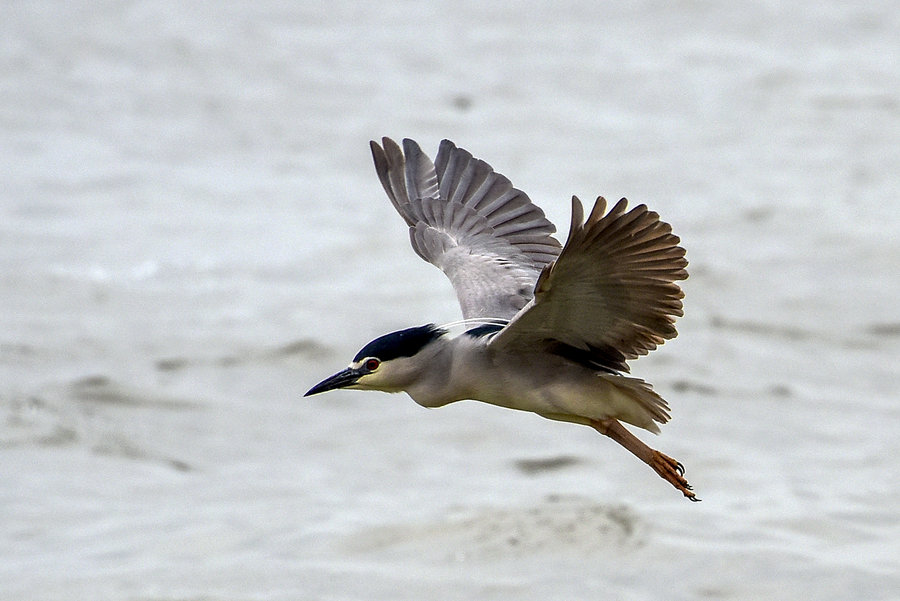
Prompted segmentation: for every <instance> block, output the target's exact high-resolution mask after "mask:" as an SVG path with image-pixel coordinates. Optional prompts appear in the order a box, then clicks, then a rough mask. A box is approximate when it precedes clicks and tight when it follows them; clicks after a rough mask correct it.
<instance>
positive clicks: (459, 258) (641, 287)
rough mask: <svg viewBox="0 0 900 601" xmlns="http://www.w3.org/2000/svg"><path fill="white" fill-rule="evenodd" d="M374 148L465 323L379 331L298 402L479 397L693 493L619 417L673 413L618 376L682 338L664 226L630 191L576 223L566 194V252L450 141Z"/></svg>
mask: <svg viewBox="0 0 900 601" xmlns="http://www.w3.org/2000/svg"><path fill="white" fill-rule="evenodd" d="M371 147H372V156H373V157H374V159H375V170H376V171H377V172H378V177H379V178H380V179H381V183H382V185H383V186H384V189H385V191H386V192H387V195H388V197H389V198H390V199H391V202H392V203H393V204H394V207H395V208H396V209H397V211H398V212H399V213H400V215H401V216H402V217H403V219H405V220H406V223H407V224H409V233H410V239H411V241H412V246H413V249H414V250H415V251H416V253H418V255H419V256H420V257H422V258H423V259H425V260H426V261H428V262H429V263H432V264H433V265H435V266H437V267H439V268H440V269H441V270H442V271H443V272H444V273H445V274H446V275H447V277H448V278H450V281H451V282H452V284H453V288H454V289H455V291H456V295H457V297H458V299H459V304H460V305H461V306H462V313H463V317H464V319H463V321H462V322H460V324H462V325H463V326H464V327H463V330H464V331H463V332H462V333H461V334H457V335H453V334H451V331H450V328H449V326H445V327H438V326H436V325H434V324H429V325H424V326H419V327H414V328H408V329H405V330H400V331H398V332H392V333H390V334H386V335H384V336H381V337H380V338H376V339H375V340H373V341H372V342H370V343H369V344H367V345H365V346H364V347H363V348H362V350H360V351H359V353H357V354H356V356H355V357H354V358H353V361H352V362H351V363H350V365H349V367H347V368H346V369H344V370H343V371H340V372H338V373H337V374H335V375H333V376H331V377H330V378H328V379H326V380H324V381H323V382H320V383H319V384H317V385H315V386H314V387H313V388H312V389H310V391H309V392H307V393H306V396H309V395H312V394H317V393H320V392H325V391H326V390H333V389H335V388H355V389H360V390H381V391H385V392H401V391H405V392H406V393H407V394H409V396H411V397H412V398H413V400H415V401H416V402H417V403H418V404H420V405H422V406H424V407H440V406H443V405H446V404H448V403H452V402H454V401H459V400H464V399H474V400H478V401H484V402H486V403H490V404H493V405H499V406H501V407H508V408H510V409H520V410H522V411H532V412H534V413H537V414H538V415H541V416H543V417H546V418H549V419H554V420H560V421H567V422H574V423H577V424H584V425H587V426H591V427H592V428H594V429H595V430H597V431H598V432H600V433H601V434H604V435H606V436H608V437H610V438H612V439H613V440H615V441H616V442H617V443H619V444H620V445H622V446H623V447H625V448H626V449H628V450H629V451H631V452H632V453H634V454H635V455H636V456H637V457H638V458H639V459H640V460H641V461H643V462H645V463H646V464H648V465H649V466H650V467H652V468H653V469H654V470H655V471H656V473H657V474H659V475H660V476H662V477H663V479H665V480H666V481H668V482H670V483H671V484H672V485H673V486H674V487H675V488H677V489H678V490H680V491H681V492H682V493H683V494H684V496H685V497H687V498H688V499H691V500H692V501H696V500H698V499H697V498H696V497H695V496H694V493H693V492H692V490H691V487H690V485H689V484H688V482H687V480H685V478H684V468H683V467H682V465H681V464H680V463H679V462H677V461H675V460H674V459H672V458H671V457H668V456H666V455H664V454H662V453H660V452H659V451H657V450H655V449H651V448H650V447H648V446H647V445H645V444H644V443H643V442H641V441H640V440H639V439H638V438H637V437H635V436H634V435H633V434H631V433H630V432H629V431H628V430H627V429H626V428H625V427H624V426H623V425H622V424H621V422H625V423H628V424H631V425H633V426H637V427H638V428H643V429H644V430H648V431H650V432H654V433H658V432H659V426H658V425H657V424H662V423H665V422H666V421H668V419H669V413H668V410H669V407H668V405H667V404H666V401H664V400H663V399H662V398H661V397H660V396H659V395H658V394H656V392H654V391H653V389H652V388H651V386H650V384H648V383H647V382H645V381H643V380H641V379H638V378H633V377H630V376H627V375H625V374H626V373H628V371H629V370H628V365H627V364H626V361H628V360H630V359H635V358H637V357H638V356H640V355H645V354H647V352H649V351H651V350H653V349H655V348H656V347H657V346H658V345H660V344H663V342H665V341H666V340H668V339H670V338H674V337H675V336H676V331H675V327H674V325H673V323H674V321H675V317H677V316H681V315H682V314H683V312H682V305H681V299H682V298H683V297H684V294H683V293H682V291H681V288H679V287H678V285H677V284H676V283H675V282H676V281H677V280H682V279H685V278H686V277H687V271H686V270H685V267H686V266H687V261H686V260H685V258H684V249H683V248H681V247H680V246H678V243H679V239H678V237H676V236H675V235H673V234H672V228H671V227H670V226H669V225H668V224H666V223H663V222H662V221H660V220H659V215H657V214H656V213H654V212H651V211H649V210H648V209H647V207H646V206H644V205H638V206H637V207H634V208H633V209H631V210H630V211H629V210H626V206H627V201H626V200H625V199H624V198H623V199H622V200H620V201H619V202H617V203H616V204H615V206H614V207H613V208H612V209H611V210H610V211H609V212H607V211H606V201H605V200H604V199H603V198H602V197H601V198H598V199H597V201H596V203H595V204H594V209H593V210H592V211H591V214H590V215H589V216H588V218H587V221H585V220H584V210H583V208H582V206H581V202H580V201H579V200H578V199H577V198H576V197H574V196H573V197H572V225H571V228H570V230H569V237H568V239H567V240H566V244H565V245H564V246H563V245H560V243H559V242H558V241H557V240H556V239H555V238H553V236H552V234H553V232H555V231H556V228H555V227H554V226H553V224H552V223H550V222H549V221H548V220H547V219H546V217H545V216H544V213H543V211H541V209H539V208H538V207H536V206H535V205H534V204H532V202H531V200H530V199H529V198H528V196H527V195H526V194H525V193H524V192H522V191H521V190H517V189H516V188H513V187H512V184H511V183H510V181H509V180H508V179H506V178H505V177H504V176H502V175H500V174H499V173H495V172H494V170H493V169H492V168H491V166H490V165H488V164H487V163H485V162H484V161H481V160H478V159H475V158H473V157H472V155H471V154H469V153H468V152H467V151H465V150H463V149H461V148H457V147H456V146H455V145H454V144H453V143H452V142H450V141H449V140H444V141H443V142H442V143H441V146H440V149H439V150H438V154H437V158H436V160H435V161H434V163H432V162H431V159H429V158H428V157H427V156H426V155H425V154H424V153H423V152H422V150H421V149H420V148H419V146H418V144H416V143H415V142H413V141H412V140H403V149H402V150H401V149H400V147H399V146H398V145H397V144H396V142H394V141H393V140H391V139H389V138H383V139H382V146H379V145H378V144H377V143H376V142H374V141H373V142H372V143H371ZM451 325H459V324H451Z"/></svg>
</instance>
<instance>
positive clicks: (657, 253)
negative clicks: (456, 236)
mask: <svg viewBox="0 0 900 601" xmlns="http://www.w3.org/2000/svg"><path fill="white" fill-rule="evenodd" d="M606 206H607V205H606V201H605V200H604V199H603V198H602V197H601V198H598V199H597V201H596V203H595V204H594V207H593V210H592V211H591V213H590V215H589V216H588V218H587V220H586V221H585V219H584V209H583V207H582V206H581V202H580V201H579V200H578V199H577V198H575V197H572V225H571V229H570V230H569V237H568V239H567V240H566V244H565V246H564V247H563V250H562V252H561V253H560V254H559V257H558V258H557V259H556V260H555V261H553V262H551V263H548V264H547V265H546V267H544V269H543V271H542V273H541V276H540V278H539V279H538V282H537V285H536V290H535V297H534V299H533V300H532V301H531V302H530V303H529V304H528V306H527V307H525V308H524V309H523V310H522V311H521V312H519V314H517V315H516V316H515V318H514V319H513V320H512V321H511V322H510V323H509V325H508V326H507V327H506V328H504V329H503V330H502V331H500V332H499V333H498V334H497V335H496V336H495V337H494V338H493V340H492V341H491V343H490V344H491V345H492V346H494V347H495V348H498V349H500V348H510V347H515V348H523V349H524V348H528V349H532V350H534V349H544V350H547V351H550V352H554V353H557V354H560V355H563V356H566V357H569V358H571V359H573V360H576V361H580V362H583V363H586V364H589V365H592V366H595V367H598V368H601V369H605V370H611V371H620V372H621V371H625V372H627V371H628V365H627V364H626V361H628V360H630V359H635V358H637V357H638V356H640V355H645V354H647V353H648V352H649V351H651V350H653V349H655V348H656V347H657V346H659V345H661V344H663V343H664V342H665V341H666V340H669V339H671V338H674V337H675V336H676V335H677V331H676V329H675V325H674V321H675V318H676V317H680V316H682V315H683V314H684V313H683V309H682V302H681V299H682V298H683V297H684V293H683V292H682V291H681V288H680V287H679V286H678V285H677V284H676V283H675V282H676V281H677V280H683V279H685V278H687V270H686V269H685V268H686V267H687V260H686V259H685V258H684V249H683V248H681V247H680V246H679V245H678V244H679V242H680V240H679V238H678V237H677V236H675V235H674V234H672V228H671V226H670V225H669V224H667V223H664V222H662V221H660V220H659V215H658V214H657V213H654V212H653V211H650V210H648V209H647V207H646V206H645V205H638V206H636V207H634V208H632V209H631V210H630V211H629V210H627V201H626V200H625V199H624V198H623V199H622V200H620V201H619V202H618V203H616V204H615V205H614V206H613V207H612V208H611V209H610V210H609V212H607V211H606Z"/></svg>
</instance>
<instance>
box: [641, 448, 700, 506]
mask: <svg viewBox="0 0 900 601" xmlns="http://www.w3.org/2000/svg"><path fill="white" fill-rule="evenodd" d="M652 451H653V453H652V455H651V459H650V461H649V462H648V463H649V464H650V467H652V468H653V471H655V472H656V473H657V474H659V475H660V476H661V477H662V479H663V480H665V481H666V482H668V483H669V484H671V485H672V486H674V487H675V488H677V489H678V490H680V491H681V494H683V495H684V496H685V497H687V498H688V499H690V500H691V501H699V500H700V499H698V498H697V495H695V494H694V490H693V487H691V485H690V484H688V481H687V480H686V479H685V478H684V466H683V465H681V462H679V461H676V460H674V459H672V458H671V457H669V456H668V455H666V454H664V453H660V452H659V451H657V450H656V449H652Z"/></svg>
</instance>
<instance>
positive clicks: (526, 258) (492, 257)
mask: <svg viewBox="0 0 900 601" xmlns="http://www.w3.org/2000/svg"><path fill="white" fill-rule="evenodd" d="M370 147H371V149H372V158H373V160H374V162H375V171H376V172H377V173H378V178H379V180H380V181H381V185H382V186H383V187H384V190H385V192H386V193H387V196H388V198H389V199H390V201H391V203H392V204H393V205H394V208H395V209H397V212H398V213H400V216H401V217H403V219H404V220H405V221H406V223H407V224H408V225H409V226H410V242H411V243H412V246H413V249H414V250H415V251H416V253H417V254H418V255H419V256H420V257H422V258H423V259H425V260H426V261H428V262H429V263H432V264H434V265H436V266H437V267H439V268H440V269H441V270H443V271H444V273H445V274H446V275H447V277H448V278H449V279H450V281H451V283H452V284H453V287H454V290H455V291H456V295H457V298H458V299H459V302H460V306H461V307H462V311H463V316H464V317H466V318H472V317H481V318H485V317H497V318H504V319H508V318H511V317H512V316H514V315H515V314H516V313H517V312H518V311H519V310H520V309H521V308H522V307H524V306H525V305H526V303H528V301H529V300H530V299H531V298H532V296H533V292H532V291H533V288H534V283H535V281H536V280H537V278H538V276H539V274H540V273H541V269H543V267H544V266H545V265H547V264H548V263H549V262H550V261H553V260H554V259H556V257H557V256H558V255H559V252H560V247H561V245H560V243H559V241H557V240H556V239H555V238H553V236H552V234H553V232H555V231H556V228H555V227H554V226H553V224H552V223H550V222H549V221H548V220H547V218H546V217H545V216H544V213H543V211H541V210H540V209H539V208H538V207H537V206H535V205H534V204H533V203H532V202H531V200H530V199H529V198H528V196H527V195H526V194H525V193H524V192H522V191H521V190H517V189H516V188H513V186H512V183H511V182H510V181H509V180H508V179H507V178H506V177H504V176H502V175H500V174H499V173H496V172H494V170H493V169H492V168H491V166H490V165H488V164H487V163H485V162H484V161H482V160H479V159H476V158H474V157H472V155H471V154H470V153H469V152H468V151H466V150H463V149H461V148H457V147H456V146H455V145H454V144H453V143H452V142H450V141H449V140H444V141H443V142H441V145H440V148H439V149H438V154H437V157H436V158H435V161H434V163H432V162H431V159H429V158H428V156H426V155H425V153H423V152H422V150H421V149H420V148H419V145H418V144H416V143H415V142H414V141H412V140H408V139H407V140H403V147H402V149H401V147H400V146H399V145H398V144H397V143H396V142H394V141H393V140H391V139H390V138H382V140H381V145H379V144H378V143H377V142H375V141H373V142H371V143H370Z"/></svg>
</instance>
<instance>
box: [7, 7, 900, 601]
mask: <svg viewBox="0 0 900 601" xmlns="http://www.w3.org/2000/svg"><path fill="white" fill-rule="evenodd" d="M898 15H900V13H898V12H897V11H896V10H895V8H894V6H893V4H892V3H888V2H874V3H871V2H870V3H865V4H859V5H857V6H854V5H852V4H848V3H837V2H827V3H824V4H822V3H794V4H790V5H784V6H780V5H777V4H774V5H773V4H768V3H759V4H752V3H751V4H744V5H741V6H739V7H737V6H733V5H732V4H728V3H677V4H670V3H668V4H667V3H644V4H642V5H641V6H639V7H636V6H622V7H619V8H615V7H601V6H600V5H597V4H596V3H593V2H584V3H571V4H569V5H566V6H565V7H562V6H560V5H558V4H556V3H528V4H526V5H520V4H517V3H499V4H498V3H495V4H492V5H487V6H485V5H483V4H482V3H475V2H460V3H454V4H446V3H414V4H410V3H395V4H392V5H384V6H380V5H377V4H374V3H373V4H359V3H354V2H332V3H328V4H327V5H324V4H318V3H315V4H314V3H308V4H302V3H301V4H298V5H292V4H282V3H277V2H257V3H252V4H251V3H190V4H182V3H167V2H156V3H143V2H120V3H100V4H98V3H77V2H71V3H66V4H64V5H63V4H52V3H37V2H35V3H14V4H12V5H10V6H8V7H7V9H6V11H5V15H4V19H3V20H2V24H0V66H2V70H3V78H2V80H0V81H2V84H0V85H2V89H3V94H2V95H0V136H2V138H0V140H2V143H0V158H2V164H3V165H4V166H5V170H4V172H5V175H4V177H3V184H4V185H3V186H2V189H0V215H2V219H0V282H2V286H0V424H2V426H0V476H2V482H3V486H2V487H0V513H2V515H3V516H4V519H3V520H2V522H0V541H2V543H3V544H2V545H0V597H2V598H3V599H23V600H24V599H28V600H37V599H111V600H113V599H114V600H128V601H132V600H153V601H159V600H170V599H171V600H176V599H177V600H186V599H204V600H223V601H224V600H229V601H231V600H235V599H267V600H268V599H376V598H377V599H421V598H425V597H428V598H442V599H472V598H478V599H547V598H572V599H577V598H588V597H602V598H616V599H660V598H665V599H697V598H715V599H748V600H749V599H754V600H755V599H761V598H770V599H810V598H816V599H834V600H844V599H848V598H861V599H862V598H864V599H891V598H895V597H896V591H897V590H900V576H898V574H900V545H898V542H897V541H898V540H900V505H898V502H897V499H898V497H900V479H898V477H897V475H898V471H897V467H896V461H895V457H896V456H897V455H898V453H900V437H898V432H900V409H898V405H897V390H898V388H900V371H898V367H897V365H898V363H900V318H898V317H897V299H898V298H900V278H898V277H897V273H898V272H900V270H898V268H900V242H898V236H897V231H898V226H900V201H898V199H897V190H898V189H900V95H898V90H900V70H898V68H897V66H896V62H897V61H896V56H897V54H898V51H900V42H898V38H897V36H896V32H897V31H898V30H900V23H898V19H900V17H898ZM382 135H389V136H392V137H395V138H400V137H404V136H408V137H413V138H415V139H417V140H418V141H419V142H420V143H422V145H423V148H424V149H425V150H426V151H427V152H430V153H433V152H435V151H436V148H437V144H438V142H439V141H440V139H441V138H444V137H448V138H451V139H453V140H454V141H455V142H457V143H458V144H459V145H461V146H463V147H465V148H468V149H469V150H471V151H472V152H473V153H474V154H475V155H476V156H480V157H482V158H485V159H486V160H488V161H489V162H490V163H491V164H492V165H494V167H495V168H496V169H498V170H499V171H501V172H502V173H504V174H505V175H507V176H509V177H510V178H511V179H512V180H513V182H514V183H515V184H516V185H517V186H518V187H520V188H522V189H524V190H526V191H527V192H528V193H529V194H530V195H531V197H532V199H533V200H535V201H536V202H537V203H538V204H540V205H541V206H542V207H543V208H544V209H545V210H546V212H547V214H548V215H549V216H550V217H551V219H552V220H553V221H554V222H555V223H557V224H560V226H561V229H562V230H563V232H561V233H562V234H563V235H564V232H565V228H566V227H567V226H566V224H567V223H568V217H569V216H568V214H567V211H568V207H569V202H568V197H569V196H570V195H571V194H573V193H574V194H578V195H579V196H581V197H582V198H591V197H592V196H593V195H596V194H603V195H605V196H607V197H608V198H613V199H614V198H618V197H620V196H627V197H629V198H630V199H632V200H633V201H635V202H646V203H647V204H649V205H650V206H651V208H653V209H654V210H656V211H658V212H659V213H660V214H661V215H662V216H663V218H664V219H666V220H667V221H669V222H671V223H672V224H673V226H674V228H675V231H676V233H678V234H679V235H680V236H681V237H682V239H683V243H684V245H685V247H686V248H687V249H688V258H689V259H690V261H691V266H690V272H691V278H690V279H689V280H688V281H687V282H686V283H685V290H686V293H687V298H686V311H687V314H686V317H685V318H684V319H683V320H681V321H680V322H679V331H680V336H679V338H678V339H676V340H674V341H672V342H670V343H668V344H666V345H665V347H663V348H662V349H661V350H659V351H658V352H656V353H654V354H653V355H652V356H650V357H648V358H645V359H641V360H640V361H638V362H637V363H635V364H634V366H633V371H634V372H635V373H636V374H637V375H639V376H641V377H645V378H647V379H648V380H650V381H652V382H654V383H655V385H656V387H657V389H658V390H659V391H660V392H661V393H662V394H663V395H664V396H665V397H666V398H667V399H668V400H669V403H670V405H671V406H672V409H673V416H674V419H673V421H672V422H671V423H670V424H668V425H667V426H666V427H665V428H664V430H663V434H662V436H661V437H659V438H656V439H654V440H651V437H650V436H649V435H642V436H643V438H644V439H645V440H647V441H648V442H649V443H651V444H653V445H654V446H657V447H658V448H660V449H662V450H664V451H665V452H667V453H669V454H671V455H673V456H674V457H677V458H678V459H680V460H681V461H682V462H683V463H684V464H685V465H686V466H687V469H688V476H689V478H690V480H691V482H692V483H693V484H694V485H695V487H696V489H697V491H698V493H699V495H700V496H701V497H702V498H703V499H704V501H703V503H701V504H690V503H687V502H685V501H684V499H682V498H681V497H680V496H679V495H678V494H677V493H676V492H675V491H673V490H672V489H671V488H670V487H668V486H667V485H666V484H665V483H663V482H662V481H660V480H659V479H658V478H657V477H656V476H655V475H654V474H652V473H651V472H650V471H649V470H647V468H646V467H645V466H643V465H641V464H640V463H639V462H637V461H636V460H635V459H634V458H633V457H631V456H629V455H627V454H626V453H625V452H624V451H623V450H622V449H620V448H618V447H616V446H615V445H612V444H610V443H609V441H607V440H605V439H602V438H600V437H598V436H597V435H596V433H594V432H592V431H590V430H589V429H586V428H579V427H577V426H573V425H569V424H560V423H553V422H548V421H546V420H542V419H539V418H536V417H534V416H531V415H526V414H516V413H514V412H510V411H503V410H500V409H497V408H494V407H489V406H481V405H479V404H477V403H460V404H458V405H455V406H451V407H447V408H444V409H441V410H438V411H433V412H430V411H425V410H423V409H421V408H419V407H418V406H416V405H415V404H414V403H412V401H410V400H409V399H408V398H406V397H405V396H404V395H395V396H387V395H380V394H375V393H358V392H357V393H353V392H347V393H339V392H337V393H332V394H329V395H326V396H322V397H316V398H310V399H303V398H301V395H302V394H303V392H305V391H306V390H307V389H308V388H309V386H310V385H312V384H313V383H315V382H317V381H318V380H319V379H321V378H322V377H324V376H326V375H328V374H330V373H332V372H333V371H335V370H336V369H338V368H340V367H341V366H343V365H344V364H345V363H346V362H347V361H348V360H349V358H350V357H352V355H353V354H354V353H355V352H356V350H357V349H358V348H359V347H360V346H361V345H362V344H364V343H365V342H367V341H368V340H370V339H371V338H373V337H375V336H377V335H379V334H381V333H384V332H385V331H388V330H391V329H396V328H399V327H405V326H409V325H413V324H421V323H427V322H432V321H434V322H439V323H440V322H446V321H451V320H453V319H456V318H457V317H458V308H457V307H456V304H455V299H454V296H453V294H452V291H451V289H450V286H449V284H448V283H447V282H446V281H445V280H444V279H443V276H442V275H441V274H440V273H439V272H438V271H436V270H434V268H432V267H431V266H429V265H427V264H425V263H424V262H422V261H420V260H419V259H418V258H417V257H416V256H415V255H414V254H413V253H412V251H411V250H410V249H409V246H408V241H407V237H406V234H405V231H404V226H403V223H402V221H401V220H400V219H399V218H398V217H397V216H396V215H394V214H393V209H392V208H391V206H390V204H389V203H388V202H387V200H386V199H385V198H384V196H383V192H382V190H381V188H380V185H379V184H378V181H377V178H376V177H375V175H374V171H373V169H372V167H371V164H370V158H369V156H368V149H367V146H366V144H367V142H368V140H369V139H372V138H377V137H380V136H382Z"/></svg>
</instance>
